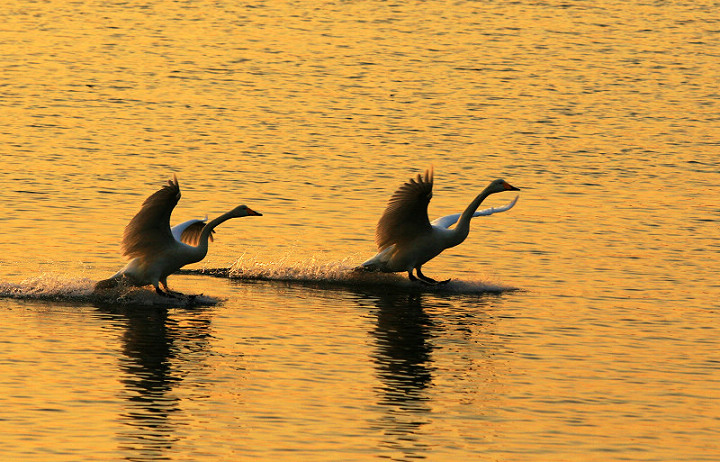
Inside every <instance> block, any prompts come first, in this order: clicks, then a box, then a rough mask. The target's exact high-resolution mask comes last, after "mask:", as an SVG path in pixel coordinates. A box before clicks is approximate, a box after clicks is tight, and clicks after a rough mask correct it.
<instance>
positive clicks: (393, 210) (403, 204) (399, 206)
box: [375, 170, 433, 250]
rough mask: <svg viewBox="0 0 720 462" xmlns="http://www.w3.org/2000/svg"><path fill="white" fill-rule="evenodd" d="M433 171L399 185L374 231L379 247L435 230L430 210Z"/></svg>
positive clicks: (383, 247) (382, 247) (380, 248)
mask: <svg viewBox="0 0 720 462" xmlns="http://www.w3.org/2000/svg"><path fill="white" fill-rule="evenodd" d="M432 187H433V172H432V170H426V171H425V177H423V176H422V175H419V174H418V176H417V179H411V180H410V181H408V182H407V183H405V184H403V185H402V186H400V188H399V189H398V190H397V191H395V193H394V194H393V195H392V197H391V198H390V200H389V201H388V205H387V208H386V209H385V212H384V213H383V214H382V216H381V217H380V221H378V224H377V228H376V230H375V243H376V244H377V246H378V249H379V250H383V249H385V248H386V247H388V246H390V245H392V244H396V243H399V242H407V241H409V240H412V239H414V238H415V237H417V236H419V235H421V234H423V233H428V232H430V231H431V230H432V227H431V226H430V220H429V219H428V214H427V209H428V204H429V203H430V199H431V198H432Z"/></svg>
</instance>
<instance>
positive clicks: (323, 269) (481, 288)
mask: <svg viewBox="0 0 720 462" xmlns="http://www.w3.org/2000/svg"><path fill="white" fill-rule="evenodd" d="M355 260H356V259H351V258H345V259H343V260H340V261H322V260H320V259H318V258H315V257H312V258H310V259H307V260H294V259H293V258H292V256H291V255H286V256H284V257H282V258H280V259H279V260H276V261H272V262H263V261H259V260H257V259H255V258H253V257H246V256H245V255H243V256H242V257H240V258H238V259H237V260H236V261H235V262H234V263H233V264H232V266H230V267H229V268H216V269H204V270H193V271H188V272H189V273H194V274H208V275H213V276H217V277H227V278H230V279H238V280H261V281H281V282H289V283H302V284H311V285H315V286H319V287H349V288H362V289H373V288H374V289H395V290H397V289H399V290H407V291H423V292H438V293H457V294H480V293H488V292H493V293H500V292H508V291H513V290H518V289H517V288H515V287H510V286H505V285H502V284H497V283H493V282H489V281H485V280H480V279H478V280H460V279H453V280H451V281H450V282H448V283H447V284H440V285H437V286H431V285H425V284H422V283H420V282H413V281H410V280H409V279H408V278H407V276H406V275H405V274H399V273H395V274H387V273H368V272H364V271H355V268H356V267H357V262H356V261H355Z"/></svg>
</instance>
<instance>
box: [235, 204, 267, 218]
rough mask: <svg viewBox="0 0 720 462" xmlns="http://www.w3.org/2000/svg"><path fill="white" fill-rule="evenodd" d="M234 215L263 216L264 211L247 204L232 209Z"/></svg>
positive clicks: (238, 216)
mask: <svg viewBox="0 0 720 462" xmlns="http://www.w3.org/2000/svg"><path fill="white" fill-rule="evenodd" d="M231 213H232V215H233V216H234V217H235V218H240V217H261V216H262V213H260V212H256V211H255V210H253V209H251V208H250V207H248V206H247V205H240V206H237V207H235V208H234V209H232V212H231Z"/></svg>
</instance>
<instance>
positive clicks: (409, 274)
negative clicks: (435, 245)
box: [408, 270, 418, 281]
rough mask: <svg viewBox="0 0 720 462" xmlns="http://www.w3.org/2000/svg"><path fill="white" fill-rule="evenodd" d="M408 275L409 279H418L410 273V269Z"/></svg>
mask: <svg viewBox="0 0 720 462" xmlns="http://www.w3.org/2000/svg"><path fill="white" fill-rule="evenodd" d="M408 277H409V278H410V280H411V281H417V280H418V278H416V277H415V275H414V274H412V270H410V271H408Z"/></svg>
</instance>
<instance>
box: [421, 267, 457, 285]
mask: <svg viewBox="0 0 720 462" xmlns="http://www.w3.org/2000/svg"><path fill="white" fill-rule="evenodd" d="M415 270H416V271H417V275H418V278H420V281H421V282H424V283H425V284H428V285H431V286H436V285H440V284H447V283H448V282H450V279H445V280H444V281H438V280H436V279H433V278H431V277H428V276H425V275H424V274H423V273H422V271H421V270H420V267H417V268H415Z"/></svg>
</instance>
